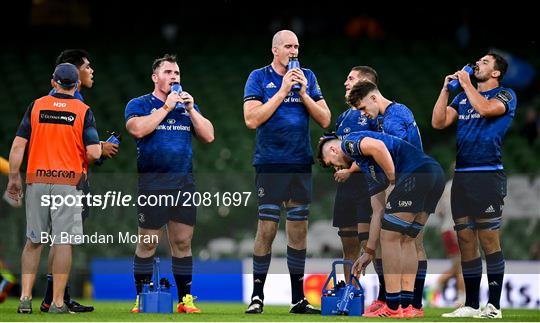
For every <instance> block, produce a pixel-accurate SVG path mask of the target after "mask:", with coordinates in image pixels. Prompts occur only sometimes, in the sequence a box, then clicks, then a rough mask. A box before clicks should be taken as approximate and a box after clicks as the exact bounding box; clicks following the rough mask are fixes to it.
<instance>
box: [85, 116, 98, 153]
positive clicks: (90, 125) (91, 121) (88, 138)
mask: <svg viewBox="0 0 540 323" xmlns="http://www.w3.org/2000/svg"><path fill="white" fill-rule="evenodd" d="M83 142H84V145H85V146H90V145H97V144H99V135H98V132H97V127H96V118H95V117H94V113H93V112H92V110H90V109H88V110H86V114H85V115H84V129H83Z"/></svg>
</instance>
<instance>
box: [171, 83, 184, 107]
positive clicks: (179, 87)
mask: <svg viewBox="0 0 540 323" xmlns="http://www.w3.org/2000/svg"><path fill="white" fill-rule="evenodd" d="M182 91H183V89H182V85H180V83H178V82H175V83H173V84H172V85H171V93H172V92H176V93H181V92H182ZM185 108H186V106H185V105H184V104H183V103H182V102H177V103H176V106H175V107H174V109H175V110H184V109H185ZM181 112H183V111H181Z"/></svg>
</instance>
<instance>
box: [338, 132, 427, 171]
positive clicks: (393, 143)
mask: <svg viewBox="0 0 540 323" xmlns="http://www.w3.org/2000/svg"><path fill="white" fill-rule="evenodd" d="M366 137H368V138H374V139H378V140H381V141H382V142H383V143H384V145H385V146H386V148H387V149H388V151H389V152H390V155H391V156H392V160H393V162H394V168H395V173H396V182H398V181H399V180H400V179H401V178H403V177H404V176H406V175H408V174H411V173H412V172H413V171H414V170H415V169H417V168H418V167H420V166H422V165H424V164H427V163H437V162H436V161H435V160H434V159H432V158H431V157H429V156H428V155H426V154H425V153H424V152H422V151H421V150H419V149H418V148H416V147H415V146H413V145H411V144H410V143H408V142H406V141H404V140H401V139H399V138H397V137H395V136H391V135H387V134H384V133H379V132H374V131H359V132H354V133H351V134H350V135H348V136H346V137H345V138H343V141H342V143H341V149H342V150H343V152H344V153H345V154H346V155H347V156H349V157H351V158H352V159H353V160H354V161H355V162H357V163H358V164H359V165H361V164H362V163H367V164H369V165H370V166H371V167H373V169H374V172H375V173H379V175H380V172H382V169H381V168H380V166H379V165H378V164H377V163H376V162H375V160H374V159H373V157H371V156H364V155H363V154H362V152H361V150H360V142H361V141H362V139H364V138H366ZM384 177H386V176H384ZM386 180H387V179H386Z"/></svg>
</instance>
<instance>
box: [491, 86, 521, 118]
mask: <svg viewBox="0 0 540 323" xmlns="http://www.w3.org/2000/svg"><path fill="white" fill-rule="evenodd" d="M494 98H495V99H497V100H499V101H501V102H502V103H503V104H504V106H505V108H506V113H508V114H509V115H510V116H512V117H513V116H514V115H515V114H516V106H517V98H516V93H515V92H514V91H513V90H511V89H507V88H502V89H501V90H500V91H499V93H497V94H496V95H495V97H494Z"/></svg>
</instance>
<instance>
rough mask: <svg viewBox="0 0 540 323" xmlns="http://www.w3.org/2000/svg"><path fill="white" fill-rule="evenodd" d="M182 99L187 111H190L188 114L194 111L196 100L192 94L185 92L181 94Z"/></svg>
mask: <svg viewBox="0 0 540 323" xmlns="http://www.w3.org/2000/svg"><path fill="white" fill-rule="evenodd" d="M180 98H181V99H182V101H183V102H184V105H185V107H186V111H188V112H189V111H191V110H192V109H193V105H194V104H195V100H194V99H193V97H192V96H191V94H189V93H188V92H186V91H184V92H182V93H180Z"/></svg>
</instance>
